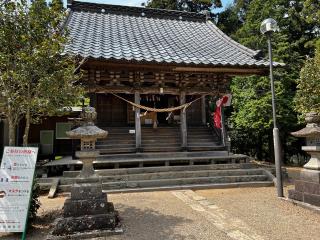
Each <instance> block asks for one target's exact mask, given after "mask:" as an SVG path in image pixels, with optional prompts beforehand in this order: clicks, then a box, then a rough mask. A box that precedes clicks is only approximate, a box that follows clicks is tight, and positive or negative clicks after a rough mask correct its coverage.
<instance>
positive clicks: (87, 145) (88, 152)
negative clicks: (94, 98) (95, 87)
mask: <svg viewBox="0 0 320 240" xmlns="http://www.w3.org/2000/svg"><path fill="white" fill-rule="evenodd" d="M81 118H82V121H83V123H82V125H81V126H80V127H78V128H75V129H73V130H71V131H68V132H67V133H66V134H67V136H68V137H70V138H72V139H80V141H81V149H80V151H77V152H76V157H78V158H79V159H80V161H82V163H83V167H82V170H81V172H80V175H79V177H81V178H88V177H95V173H94V168H93V161H94V160H95V159H96V157H97V156H98V155H99V151H97V150H96V149H95V145H96V141H97V139H103V138H106V137H107V136H108V132H107V131H104V130H102V129H100V128H98V127H96V126H95V125H94V121H95V120H96V118H97V113H96V111H95V109H94V108H93V107H84V108H83V110H82V113H81Z"/></svg>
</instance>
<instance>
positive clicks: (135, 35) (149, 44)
mask: <svg viewBox="0 0 320 240" xmlns="http://www.w3.org/2000/svg"><path fill="white" fill-rule="evenodd" d="M69 8H71V11H70V14H69V17H68V20H67V23H66V25H67V27H68V29H69V32H70V35H71V38H72V41H71V43H70V44H69V45H67V46H66V52H67V53H69V54H73V55H79V56H82V57H89V58H94V59H105V60H121V61H131V62H132V61H133V62H143V63H167V64H178V65H180V64H183V65H186V64H187V65H206V66H229V67H241V66H248V67H266V66H268V62H267V61H266V60H263V59H259V58H258V57H257V54H258V52H257V51H253V50H251V49H249V48H246V47H244V46H243V45H241V44H239V43H237V42H235V41H233V40H232V39H231V38H229V37H228V36H226V35H225V34H224V33H223V32H221V31H220V30H219V29H218V28H217V27H216V26H215V25H214V24H213V23H212V22H210V21H206V17H205V15H203V14H197V13H187V12H180V11H169V10H160V9H148V8H139V7H125V6H115V5H105V4H92V3H84V2H73V3H72V5H71V6H69Z"/></svg>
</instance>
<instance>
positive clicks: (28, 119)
mask: <svg viewBox="0 0 320 240" xmlns="http://www.w3.org/2000/svg"><path fill="white" fill-rule="evenodd" d="M25 119H26V126H25V128H24V134H23V146H24V147H26V146H27V145H28V139H29V130H30V108H29V107H27V112H26V116H25Z"/></svg>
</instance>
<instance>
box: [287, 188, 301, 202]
mask: <svg viewBox="0 0 320 240" xmlns="http://www.w3.org/2000/svg"><path fill="white" fill-rule="evenodd" d="M288 194H289V198H290V199H293V200H297V201H300V202H303V193H302V192H298V191H296V190H289V191H288Z"/></svg>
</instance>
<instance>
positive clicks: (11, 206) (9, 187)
mask: <svg viewBox="0 0 320 240" xmlns="http://www.w3.org/2000/svg"><path fill="white" fill-rule="evenodd" d="M37 155H38V148H33V147H5V148H4V151H3V157H2V162H1V167H0V232H23V231H24V227H25V224H26V218H27V213H28V206H29V200H30V194H31V192H32V189H31V188H32V182H33V174H34V170H35V165H36V161H37Z"/></svg>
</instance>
